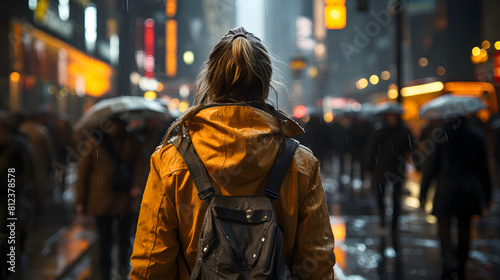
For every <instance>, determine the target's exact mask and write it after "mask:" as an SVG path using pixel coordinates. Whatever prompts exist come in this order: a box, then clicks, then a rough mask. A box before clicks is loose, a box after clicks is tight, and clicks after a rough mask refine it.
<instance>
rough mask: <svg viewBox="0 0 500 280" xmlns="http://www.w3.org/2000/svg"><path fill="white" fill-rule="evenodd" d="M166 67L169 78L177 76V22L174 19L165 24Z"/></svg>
mask: <svg viewBox="0 0 500 280" xmlns="http://www.w3.org/2000/svg"><path fill="white" fill-rule="evenodd" d="M165 33H166V34H165V38H166V44H165V65H166V67H165V68H166V73H167V76H169V77H174V76H175V75H176V74H177V21H176V20H173V19H169V20H167V22H165Z"/></svg>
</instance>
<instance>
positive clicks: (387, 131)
mask: <svg viewBox="0 0 500 280" xmlns="http://www.w3.org/2000/svg"><path fill="white" fill-rule="evenodd" d="M384 119H385V123H384V125H383V126H382V128H380V129H379V130H376V131H375V132H374V133H373V137H372V140H371V141H370V144H369V168H370V172H371V182H372V190H373V191H374V192H376V195H377V202H378V210H379V214H380V226H381V227H382V228H384V227H385V216H386V206H385V202H384V197H385V191H386V188H387V185H388V184H391V185H392V202H393V205H392V207H393V208H392V222H391V233H392V236H393V237H394V239H395V237H396V233H397V226H398V218H399V212H400V209H401V202H400V201H401V189H402V188H403V183H404V182H405V179H406V169H405V166H406V162H407V160H408V158H409V154H410V151H411V149H412V142H413V140H412V136H411V134H410V131H409V130H408V129H407V128H406V126H405V124H404V123H403V121H402V120H401V114H396V113H386V114H384ZM394 241H396V240H394ZM395 244H396V243H395ZM395 246H396V245H395ZM395 249H396V248H395Z"/></svg>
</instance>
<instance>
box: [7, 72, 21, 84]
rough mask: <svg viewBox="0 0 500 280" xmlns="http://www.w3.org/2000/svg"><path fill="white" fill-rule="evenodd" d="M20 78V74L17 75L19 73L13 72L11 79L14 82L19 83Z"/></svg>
mask: <svg viewBox="0 0 500 280" xmlns="http://www.w3.org/2000/svg"><path fill="white" fill-rule="evenodd" d="M20 78H21V75H19V73H17V72H12V73H11V74H10V79H11V80H12V81H13V82H18V81H19V79H20Z"/></svg>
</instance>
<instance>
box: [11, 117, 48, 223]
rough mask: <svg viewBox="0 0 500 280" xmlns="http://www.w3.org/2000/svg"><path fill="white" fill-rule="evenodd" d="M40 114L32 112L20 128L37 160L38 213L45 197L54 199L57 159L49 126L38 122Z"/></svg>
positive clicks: (36, 206) (36, 188) (36, 189)
mask: <svg viewBox="0 0 500 280" xmlns="http://www.w3.org/2000/svg"><path fill="white" fill-rule="evenodd" d="M38 118H39V116H38V114H36V113H31V114H28V115H27V116H26V118H25V119H24V122H23V123H22V124H21V126H20V128H19V129H20V130H21V131H22V132H23V133H24V134H25V135H26V136H27V137H28V139H29V141H30V144H31V146H32V147H33V154H34V160H35V186H34V190H35V192H36V197H37V201H36V205H35V208H36V213H38V211H37V210H39V209H40V206H41V203H42V202H43V201H44V199H52V194H53V193H52V192H53V187H52V186H51V185H50V173H51V171H52V163H53V162H54V161H55V159H56V154H55V149H54V142H53V139H52V138H51V136H50V134H49V131H48V129H47V127H45V126H43V125H41V124H40V123H39V122H38Z"/></svg>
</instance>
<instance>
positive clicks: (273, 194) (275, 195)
mask: <svg viewBox="0 0 500 280" xmlns="http://www.w3.org/2000/svg"><path fill="white" fill-rule="evenodd" d="M264 194H265V195H267V196H268V197H269V198H270V199H278V198H279V197H280V194H279V193H277V192H274V191H272V190H270V189H265V190H264Z"/></svg>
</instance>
